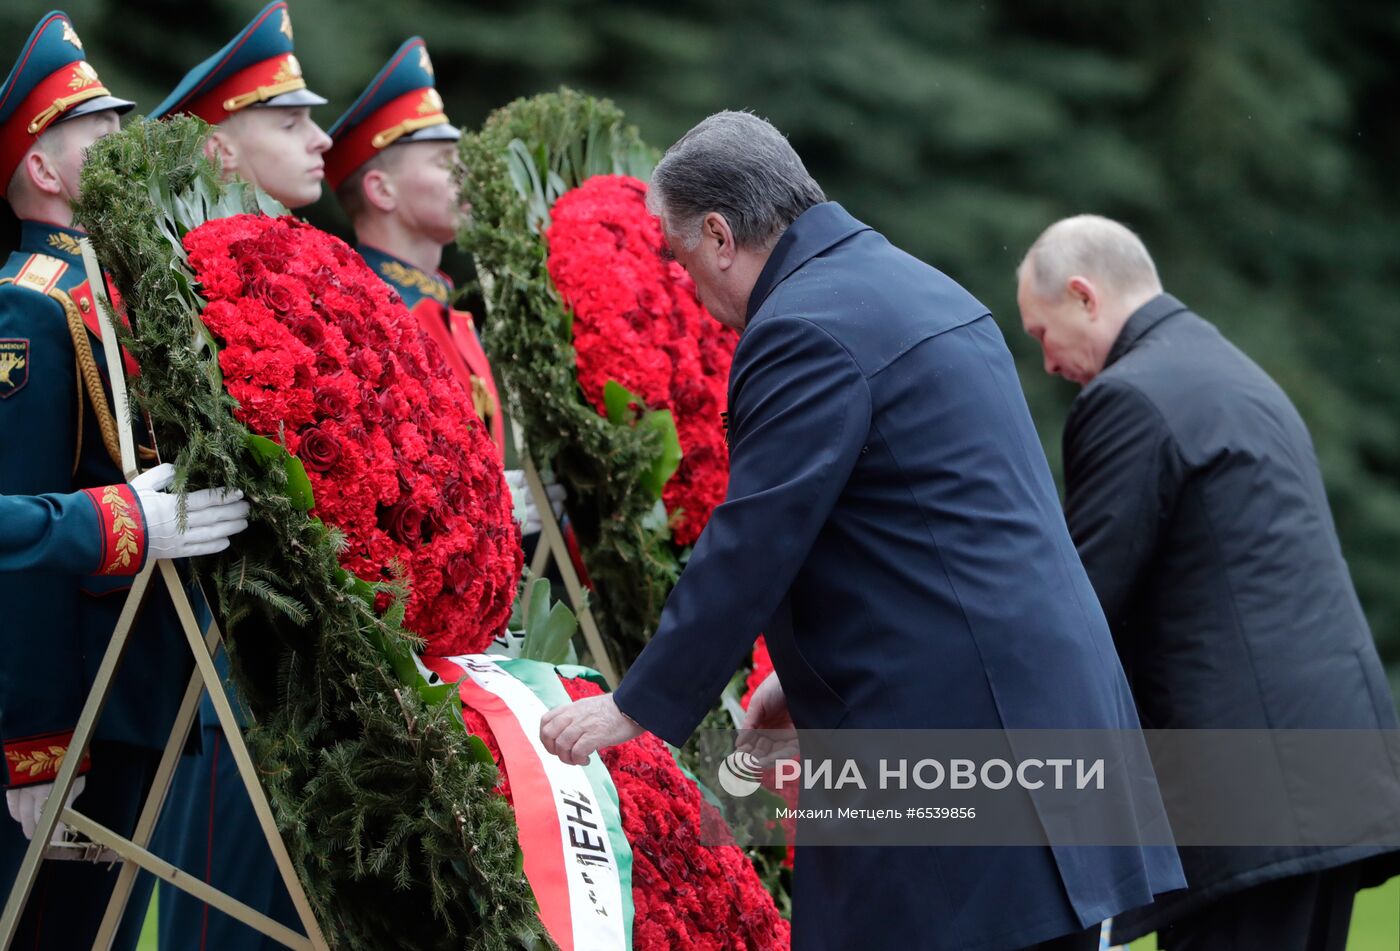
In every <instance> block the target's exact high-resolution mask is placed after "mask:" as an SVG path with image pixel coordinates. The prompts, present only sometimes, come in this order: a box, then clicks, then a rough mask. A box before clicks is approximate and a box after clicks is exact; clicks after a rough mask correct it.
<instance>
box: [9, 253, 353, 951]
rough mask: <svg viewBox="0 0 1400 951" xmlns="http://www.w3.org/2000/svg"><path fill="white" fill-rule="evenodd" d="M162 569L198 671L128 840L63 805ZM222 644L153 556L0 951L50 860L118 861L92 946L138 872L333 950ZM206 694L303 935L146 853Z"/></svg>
mask: <svg viewBox="0 0 1400 951" xmlns="http://www.w3.org/2000/svg"><path fill="white" fill-rule="evenodd" d="M82 248H83V264H84V266H85V267H86V270H87V277H88V281H89V283H90V285H91V287H92V291H93V294H94V296H95V297H96V298H97V300H98V318H99V319H100V320H101V325H102V344H103V349H104V350H105V351H106V358H107V370H108V375H109V377H110V378H111V384H112V409H113V414H114V415H115V417H116V420H117V427H118V432H119V436H120V442H121V456H122V468H123V470H124V474H125V477H126V478H127V479H128V480H130V479H132V478H135V476H136V475H137V474H138V470H137V464H136V440H135V438H134V437H133V435H132V432H131V413H130V410H129V404H128V401H127V393H126V382H125V378H124V376H123V371H122V359H121V350H120V347H119V346H118V344H117V337H116V331H115V330H114V329H113V327H112V322H111V318H110V316H109V314H110V305H109V303H108V300H107V294H106V290H105V285H104V284H103V281H102V273H101V270H100V269H99V268H98V266H97V258H96V256H95V255H94V254H93V251H92V246H91V244H90V243H89V242H88V241H87V239H83V241H82ZM157 575H159V576H160V579H161V582H162V583H163V584H164V585H165V587H166V589H167V590H168V591H169V594H170V599H171V601H172V602H173V603H174V605H175V611H176V614H177V615H178V616H179V618H180V624H181V627H182V628H183V629H184V632H185V638H186V641H187V642H188V646H189V649H190V653H191V654H192V655H193V657H194V665H195V668H194V671H193V673H192V674H191V675H190V680H189V683H188V685H186V687H185V695H184V699H183V701H182V702H181V704H180V708H179V712H178V714H177V715H176V717H175V723H174V726H173V727H172V728H171V730H170V736H169V738H168V740H167V741H166V744H165V751H164V753H163V754H162V756H161V759H160V764H159V766H158V767H157V769H156V773H155V778H154V779H153V781H152V783H151V788H150V791H149V793H148V794H147V796H146V801H145V803H144V805H143V807H142V809H141V813H140V816H139V818H138V819H137V822H136V828H135V830H134V831H133V832H132V834H131V836H130V838H127V837H124V836H122V835H119V834H118V833H116V832H114V831H113V830H111V829H108V828H106V827H104V826H102V825H100V824H99V823H97V822H94V821H93V820H92V819H90V818H88V817H87V816H85V815H83V814H82V813H81V812H78V811H77V810H75V809H74V808H73V807H72V806H69V805H66V803H67V802H68V794H69V791H70V790H71V789H72V788H73V783H74V781H75V780H76V779H77V777H78V765H79V764H80V763H81V762H82V759H83V756H84V754H86V752H87V750H88V747H89V745H90V743H91V742H92V738H93V734H94V732H95V730H96V727H97V721H98V720H99V718H100V717H101V715H102V709H103V707H104V705H105V704H106V702H107V698H108V697H109V696H110V694H111V691H112V685H113V683H114V681H115V678H116V675H117V672H118V670H119V669H120V668H121V664H122V657H123V655H124V653H125V651H126V646H127V643H128V641H129V639H130V637H131V628H132V625H133V623H134V622H135V620H136V617H137V615H138V613H139V612H140V610H141V605H142V602H143V601H144V600H145V598H146V596H147V595H148V594H149V592H150V589H151V582H152V580H153V579H154V578H155V577H156V576H157ZM219 640H220V635H219V629H218V626H217V625H216V624H215V623H213V622H212V621H211V623H210V625H209V629H208V631H207V632H201V631H200V630H199V625H198V623H197V622H196V620H195V614H194V609H193V607H192V606H191V604H190V600H189V596H188V595H187V594H186V591H185V588H184V586H183V584H182V583H181V581H180V576H179V573H178V572H177V571H176V570H175V565H174V563H173V562H171V561H167V560H161V561H151V560H148V561H147V563H146V565H145V567H144V568H142V570H141V572H140V573H139V574H138V575H137V576H136V577H135V579H134V580H133V582H132V585H131V590H130V591H129V592H128V594H127V596H126V602H125V604H124V605H123V607H122V612H121V615H120V617H119V618H118V619H117V626H116V629H115V630H114V631H113V632H112V639H111V641H110V643H109V644H108V646H107V651H106V653H105V654H104V655H103V657H102V663H101V665H100V666H99V667H98V670H97V677H96V679H95V680H94V681H93V685H92V690H91V692H90V693H89V694H88V698H87V701H86V702H85V703H84V705H83V710H82V714H81V715H80V716H79V718H78V725H77V728H76V729H75V730H74V731H73V739H72V742H71V744H70V745H69V750H68V755H67V756H65V757H64V759H63V764H62V766H60V767H59V770H58V776H57V777H56V778H55V780H54V787H53V790H52V792H51V794H50V795H49V798H48V802H47V803H46V804H45V806H44V809H43V813H42V815H41V816H40V818H39V825H38V828H36V829H35V831H34V838H33V839H32V840H31V841H30V843H29V848H28V850H27V851H26V852H25V854H24V861H23V862H22V864H21V865H20V869H19V874H18V876H17V877H16V879H15V883H14V886H13V888H11V890H10V894H9V898H8V899H7V900H6V902H5V909H4V913H3V916H0V951H9V948H10V946H11V943H12V942H13V941H14V938H15V934H16V933H17V931H18V929H19V922H20V917H21V915H22V914H23V912H24V907H25V904H26V903H27V902H28V900H29V895H30V892H31V891H32V889H33V887H34V883H35V881H36V879H37V878H38V875H39V869H40V866H41V863H43V862H44V861H45V860H50V861H55V860H69V861H91V862H103V863H111V862H120V863H121V864H122V868H121V872H120V873H119V874H118V877H117V881H116V884H115V887H114V888H113V890H112V896H111V899H110V900H109V901H108V903H107V911H106V914H105V915H104V917H103V919H102V923H101V925H100V927H99V928H98V932H97V938H96V940H95V941H94V942H93V948H94V949H101V951H107V949H108V948H110V947H111V945H112V941H113V939H114V938H115V936H116V933H117V927H118V926H119V925H120V923H121V920H122V916H123V914H124V913H125V911H126V907H127V903H128V901H129V900H130V898H131V890H132V886H133V885H134V884H135V881H136V875H137V873H138V872H139V871H140V870H142V869H144V870H146V871H148V872H150V873H151V874H152V875H155V876H156V877H157V878H160V879H162V880H164V881H166V882H169V883H170V884H171V885H173V886H174V887H176V888H178V889H180V890H181V891H183V892H185V893H187V894H189V895H192V896H194V897H195V898H198V899H199V900H201V901H205V902H208V903H209V904H210V905H212V906H214V907H215V908H217V909H219V910H220V911H222V912H224V913H225V914H228V915H230V916H232V917H233V918H235V919H237V920H238V921H241V922H243V923H244V924H245V925H247V926H248V927H250V928H252V929H253V930H255V931H257V932H259V933H261V934H263V935H265V936H267V937H268V938H271V939H272V940H274V941H277V942H278V943H280V944H282V945H285V946H286V947H288V948H297V949H314V951H325V949H328V947H329V945H327V943H326V939H325V937H324V936H323V935H322V933H321V928H320V925H319V924H318V923H317V921H316V917H315V915H314V914H313V913H312V910H311V904H310V902H308V901H307V898H306V892H305V890H304V889H303V888H302V885H301V881H300V880H299V879H298V878H297V874H296V870H295V868H294V867H293V866H292V860H291V857H290V856H289V855H288V854H287V847H286V845H285V844H284V843H283V842H282V837H281V835H279V834H278V832H277V825H276V822H275V821H274V819H273V817H272V807H271V806H270V805H269V804H268V801H267V795H266V794H265V793H264V792H263V788H262V785H261V783H260V782H259V781H258V775H257V771H256V770H255V768H254V766H253V761H252V758H251V757H250V756H249V755H248V747H247V745H246V744H245V743H244V741H243V733H242V730H241V728H240V727H239V724H238V720H237V719H236V718H235V716H234V712H233V706H232V704H231V703H230V701H229V697H228V693H227V692H226V691H225V690H224V685H223V681H222V680H221V678H220V677H219V673H218V670H217V669H216V668H215V666H214V652H215V650H216V649H217V647H218V645H219ZM202 690H207V691H209V697H210V699H211V700H212V701H213V705H214V710H215V712H216V713H217V714H218V718H219V724H220V726H222V727H223V730H224V735H225V737H226V738H227V740H228V747H229V752H230V753H232V755H233V759H234V762H235V763H236V764H237V766H238V775H239V778H240V779H241V780H242V782H243V786H244V788H245V790H246V791H247V793H248V797H249V799H250V800H251V801H252V804H253V811H254V812H255V813H256V815H257V817H258V824H259V825H260V826H261V827H262V831H263V835H264V836H265V837H266V839H267V844H268V847H269V848H270V849H271V850H272V856H273V859H274V860H275V862H276V863H277V870H278V872H279V874H280V876H281V878H282V882H283V884H284V885H285V886H286V888H287V891H288V893H289V894H290V895H291V899H292V904H293V905H294V906H295V908H296V911H297V916H298V918H299V919H300V921H301V925H302V927H303V929H304V930H305V934H304V935H302V934H298V933H297V932H295V931H293V930H292V929H290V928H288V927H286V926H285V925H282V924H280V923H279V922H276V921H274V920H272V919H271V918H269V917H268V916H266V915H264V914H262V913H260V912H258V911H255V910H254V909H252V908H250V907H248V906H247V905H245V904H243V903H242V902H240V901H238V900H236V899H234V898H232V897H230V896H229V895H227V894H225V893H224V892H221V891H219V890H218V889H216V888H213V887H211V886H209V885H208V884H206V883H205V882H203V881H202V880H201V879H199V878H198V877H196V876H193V875H190V874H189V873H187V872H184V871H182V870H180V869H178V868H176V867H175V866H173V865H171V864H170V863H169V862H166V861H164V860H163V859H161V858H159V857H157V856H155V855H153V854H152V853H151V852H150V851H149V845H150V841H151V836H152V834H153V833H154V832H155V828H156V821H157V820H158V819H159V818H160V812H161V809H162V807H163V806H164V804H165V797H166V794H167V792H168V791H169V789H170V782H171V780H172V779H173V777H174V775H175V768H176V766H177V765H178V764H179V760H180V754H181V752H182V751H183V749H184V747H185V741H186V739H187V737H188V736H189V731H190V728H191V726H192V725H193V723H194V720H195V716H196V714H197V713H198V711H199V698H200V693H201V691H202ZM60 821H61V822H63V823H65V824H66V825H67V826H68V828H69V829H72V830H73V831H75V832H78V833H81V834H82V835H83V836H86V837H87V838H88V839H89V840H90V844H89V843H82V844H78V843H69V842H65V843H63V844H60V845H51V844H50V843H49V839H50V838H51V837H52V835H53V832H54V829H55V827H56V826H57V824H58V823H59V822H60Z"/></svg>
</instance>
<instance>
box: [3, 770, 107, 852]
mask: <svg viewBox="0 0 1400 951" xmlns="http://www.w3.org/2000/svg"><path fill="white" fill-rule="evenodd" d="M86 786H87V777H86V776H79V777H78V778H77V779H76V780H74V781H73V788H72V789H70V790H69V791H68V805H70V806H71V805H73V800H74V799H77V798H78V797H79V796H81V795H82V793H83V789H84V788H85V787H86ZM51 792H53V783H39V784H38V785H37V786H21V787H20V788H19V789H7V790H5V804H6V805H8V806H9V807H10V818H11V819H13V820H15V821H16V822H18V823H19V827H20V828H21V829H23V830H24V837H25V838H26V839H32V838H34V830H35V829H37V828H38V827H39V813H41V812H43V811H44V803H46V802H48V801H49V793H51ZM64 831H65V829H64V826H63V823H62V822H60V823H59V824H58V825H56V826H54V827H53V838H51V839H50V840H49V841H50V842H61V841H63V833H64Z"/></svg>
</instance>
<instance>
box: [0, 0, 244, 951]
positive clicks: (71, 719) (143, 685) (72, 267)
mask: <svg viewBox="0 0 1400 951" xmlns="http://www.w3.org/2000/svg"><path fill="white" fill-rule="evenodd" d="M131 106H132V103H130V102H128V101H126V100H122V99H118V98H116V97H114V96H112V95H111V93H110V92H109V91H108V89H107V88H106V87H105V86H104V85H103V84H102V81H101V79H100V78H99V77H98V75H97V72H96V70H95V69H93V67H92V66H91V64H89V63H88V62H87V60H86V57H85V56H84V53H83V45H82V41H81V40H80V39H79V38H78V34H77V32H76V31H75V30H74V29H73V24H72V23H71V22H70V21H69V19H68V18H67V17H66V16H65V15H63V14H62V13H57V12H55V13H50V14H48V15H46V16H45V17H44V18H43V19H42V20H40V22H39V25H38V26H37V27H36V28H35V30H34V32H33V33H32V34H31V35H30V37H29V39H28V40H27V41H26V42H25V44H24V47H23V48H22V49H21V51H20V54H19V56H18V58H17V61H16V65H15V67H14V69H13V70H11V72H10V75H9V77H8V78H7V79H6V80H5V83H4V85H3V86H0V183H5V184H4V187H5V200H6V201H7V202H8V203H9V205H10V207H11V208H12V209H13V210H14V212H15V214H16V215H17V216H18V217H19V218H20V220H21V226H22V230H21V236H20V246H19V251H18V252H16V253H15V254H12V255H11V256H10V258H9V260H8V261H6V263H5V264H4V266H3V268H0V493H4V495H5V496H6V499H5V503H4V507H3V508H4V510H5V511H6V513H7V514H6V520H5V523H4V524H5V526H6V528H7V529H8V530H10V531H11V532H14V533H15V536H16V544H17V545H18V546H19V547H17V548H14V549H10V550H9V554H7V556H6V558H5V559H4V570H3V571H0V603H3V604H4V605H5V606H6V612H7V613H6V623H5V624H4V625H2V626H0V645H3V648H2V649H3V652H4V653H3V661H0V724H3V737H0V740H2V741H3V748H4V761H5V767H6V784H7V791H6V801H7V805H8V807H9V811H10V814H11V816H12V817H13V818H14V819H15V820H16V822H14V823H0V885H2V886H3V890H4V891H5V892H6V893H8V891H9V889H10V887H11V886H12V885H13V883H14V880H15V876H16V874H17V872H18V868H19V863H20V861H21V859H22V857H23V854H24V850H25V848H26V845H27V842H26V837H27V834H32V833H33V829H34V823H35V821H37V816H38V812H39V810H40V809H41V808H42V805H43V802H44V801H45V800H46V799H47V797H48V794H49V790H50V789H51V787H52V782H53V779H54V777H55V775H56V774H57V771H58V768H59V766H60V765H61V764H62V762H63V759H64V757H65V756H66V755H67V753H68V747H69V744H70V741H71V738H72V733H73V728H74V726H75V725H76V723H77V720H78V715H79V713H80V711H81V708H82V705H83V702H84V700H85V698H86V695H87V692H88V690H89V689H90V687H91V684H92V681H93V679H94V676H95V674H96V669H97V666H98V664H99V663H100V661H101V659H102V655H103V653H104V651H105V649H106V646H107V643H108V641H109V640H110V637H111V634H112V631H113V629H114V628H115V626H116V621H117V616H118V614H119V613H120V611H121V608H122V605H123V602H124V601H125V598H124V597H123V592H125V591H126V590H127V589H128V588H129V587H130V584H131V576H132V575H135V574H136V573H137V572H138V571H139V570H140V569H141V567H142V565H143V564H144V562H145V560H146V559H147V558H149V557H158V558H169V557H179V556H183V555H190V554H198V553H200V552H202V551H205V550H208V549H206V548H205V547H201V546H200V545H196V544H194V543H193V542H194V538H193V534H194V532H195V529H196V528H198V529H199V530H200V534H203V535H206V536H208V538H206V541H212V542H213V543H214V544H216V545H217V543H218V540H219V538H226V537H227V536H228V535H229V534H232V533H233V532H235V531H238V530H241V529H242V528H243V527H245V526H246V516H247V504H246V503H244V502H242V501H239V500H237V499H233V498H230V499H227V500H225V498H224V496H223V495H222V494H221V493H215V492H211V493H205V494H203V495H199V496H198V497H195V496H192V497H191V503H192V505H191V511H192V513H195V512H197V513H198V514H199V518H198V520H196V519H195V518H194V515H193V514H192V516H191V519H190V526H189V528H190V532H189V533H183V535H182V533H181V532H179V531H178V530H177V529H178V526H176V525H173V524H171V523H172V522H173V521H174V508H173V506H174V500H173V499H171V498H170V497H169V496H165V495H164V494H163V493H161V492H160V490H161V489H162V488H164V487H165V486H166V485H168V484H169V481H170V470H169V469H168V468H162V469H160V470H156V471H153V472H150V473H147V474H145V475H143V476H141V477H139V478H138V479H137V480H136V482H134V483H131V484H127V483H126V481H125V479H124V477H123V474H122V466H121V463H120V454H119V448H118V441H117V424H116V421H115V419H114V418H113V416H112V412H111V410H110V405H111V391H110V388H109V381H108V380H107V377H106V363H105V361H103V360H98V359H97V358H96V357H95V356H94V354H95V353H100V352H101V346H102V343H101V338H100V332H99V325H98V322H97V305H96V302H95V299H94V296H93V293H92V289H91V288H90V287H89V286H88V284H87V280H86V275H85V274H84V271H83V264H82V260H81V258H80V256H79V245H78V239H79V238H80V237H81V232H79V231H77V230H76V229H74V228H73V227H72V224H73V214H72V210H71V207H70V202H71V201H72V199H73V197H74V196H75V195H76V194H77V189H78V176H79V172H80V171H81V168H82V163H83V155H84V152H85V150H86V149H87V148H88V146H90V145H91V144H92V143H93V142H95V141H97V139H99V138H100V137H101V136H102V135H104V134H106V133H108V132H111V131H113V130H115V129H116V128H117V125H118V119H117V115H118V114H119V113H121V112H125V111H127V110H129V109H130V108H131ZM125 369H126V372H127V373H128V374H133V375H134V374H135V373H137V372H139V369H138V368H137V367H136V366H135V364H134V362H132V361H131V360H130V358H129V357H126V367H125ZM154 455H155V454H154V451H153V450H152V449H151V448H150V447H142V457H143V459H153V458H154ZM84 506H86V508H84ZM8 513H13V514H14V515H15V516H16V521H14V522H11V521H10V520H9V514H8ZM206 522H207V524H198V523H206ZM215 526H219V527H215ZM204 529H212V531H207V532H206V531H204ZM186 536H187V537H186ZM26 539H27V544H26ZM65 542H66V543H68V544H67V545H66V544H65ZM157 542H159V544H157ZM225 544H226V543H225ZM65 547H67V548H69V550H68V551H67V553H65V554H63V555H58V554H57V553H56V552H57V551H59V550H61V549H63V548H65ZM189 671H190V660H189V652H188V649H187V648H186V647H185V639H184V635H183V633H182V632H181V630H180V627H179V621H178V619H177V618H176V615H175V611H174V606H173V605H172V603H171V601H170V598H169V596H168V594H166V593H165V592H164V590H163V589H158V590H156V591H154V592H153V593H152V595H151V596H150V597H148V598H147V600H146V604H145V607H144V609H143V610H142V612H141V614H140V615H139V616H138V618H137V622H136V625H135V627H134V628H133V631H132V640H131V643H130V646H129V648H128V650H127V653H126V662H125V664H124V666H123V668H122V671H121V674H120V675H119V676H118V679H117V682H116V686H115V688H114V690H113V693H112V694H111V696H110V698H109V700H108V702H107V706H106V708H105V711H104V714H103V717H102V719H101V721H100V722H99V725H98V728H97V733H96V736H95V739H94V741H93V743H92V746H91V749H90V751H89V753H90V755H89V757H87V758H86V759H85V761H84V764H83V767H82V769H83V772H84V775H83V777H82V782H81V785H82V787H83V788H82V791H81V795H82V802H81V803H80V807H81V808H82V810H83V811H84V812H85V813H87V814H88V815H90V816H91V817H92V818H94V819H95V820H97V821H98V822H100V823H102V824H103V825H105V826H107V827H109V828H112V829H114V830H116V831H118V832H122V833H125V834H130V832H131V830H132V828H133V827H134V825H135V821H136V815H137V810H138V809H139V806H140V802H141V799H142V796H143V793H144V790H145V788H146V787H147V786H148V785H149V782H150V779H151V776H152V774H153V772H154V770H155V766H156V763H157V762H158V760H159V756H160V750H161V748H162V747H163V746H164V744H165V740H166V737H167V735H168V733H169V730H170V726H171V723H172V722H173V720H174V715H175V711H176V709H177V708H178V706H179V702H180V698H181V696H182V694H183V692H184V685H185V683H186V681H187V680H188V677H189ZM115 878H116V871H115V870H114V869H111V868H106V867H99V866H94V865H88V864H86V863H77V862H61V863H55V862H51V863H46V864H45V865H44V866H43V868H42V871H41V874H40V878H39V880H38V882H37V884H36V887H35V889H34V891H33V892H32V893H31V897H30V901H29V904H28V905H27V907H26V914H25V917H24V919H23V921H22V922H21V928H20V936H19V940H18V942H17V945H16V946H17V947H43V948H68V947H84V946H86V945H87V944H89V943H91V941H92V938H93V935H94V933H95V931H96V927H97V924H98V922H99V921H100V919H101V916H102V912H103V909H104V908H105V905H106V901H107V896H108V894H109V893H110V890H111V887H112V884H113V883H114V881H115ZM146 889H147V894H149V884H147V885H146ZM139 897H140V896H138V899H139ZM134 940H135V934H134V933H130V934H123V935H121V936H119V937H118V943H117V946H118V947H129V946H130V945H131V944H133V943H134Z"/></svg>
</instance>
